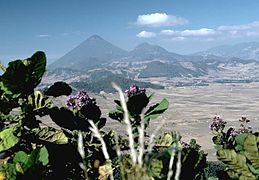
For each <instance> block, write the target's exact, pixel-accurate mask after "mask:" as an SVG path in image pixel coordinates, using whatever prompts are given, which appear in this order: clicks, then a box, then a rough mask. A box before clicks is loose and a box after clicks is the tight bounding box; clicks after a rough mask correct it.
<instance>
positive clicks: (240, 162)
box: [217, 149, 254, 179]
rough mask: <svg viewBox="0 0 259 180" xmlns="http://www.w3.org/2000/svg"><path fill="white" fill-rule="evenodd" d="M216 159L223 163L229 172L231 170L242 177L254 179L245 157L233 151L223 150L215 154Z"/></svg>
mask: <svg viewBox="0 0 259 180" xmlns="http://www.w3.org/2000/svg"><path fill="white" fill-rule="evenodd" d="M217 155H218V159H219V160H220V161H222V162H223V163H225V164H226V165H227V167H228V169H229V170H232V171H234V172H237V173H242V175H243V176H247V177H251V179H252V178H253V177H254V175H253V174H252V173H251V172H250V170H249V168H248V166H247V164H246V163H247V162H246V157H245V156H244V155H242V154H237V153H236V152H235V151H234V150H233V149H231V150H230V149H223V150H219V151H218V152H217Z"/></svg>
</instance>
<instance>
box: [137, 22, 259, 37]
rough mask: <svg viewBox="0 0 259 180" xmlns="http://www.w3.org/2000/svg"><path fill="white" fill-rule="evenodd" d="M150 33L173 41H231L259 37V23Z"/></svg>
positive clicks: (164, 30) (163, 30)
mask: <svg viewBox="0 0 259 180" xmlns="http://www.w3.org/2000/svg"><path fill="white" fill-rule="evenodd" d="M152 33H153V34H155V35H156V36H157V37H161V38H166V39H171V40H175V41H180V40H190V39H195V40H205V41H213V40H216V39H230V38H232V39H233V38H242V37H253V36H254V37H256V36H259V21H254V22H251V23H247V24H239V25H224V26H218V27H216V28H208V27H204V28H200V29H185V30H181V31H179V30H173V29H162V30H160V32H157V33H155V32H149V34H152ZM138 37H141V36H138ZM152 37H155V36H150V37H149V38H152Z"/></svg>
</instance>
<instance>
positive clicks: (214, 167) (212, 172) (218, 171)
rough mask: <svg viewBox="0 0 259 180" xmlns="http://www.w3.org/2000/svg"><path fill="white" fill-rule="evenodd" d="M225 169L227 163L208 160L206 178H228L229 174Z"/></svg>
mask: <svg viewBox="0 0 259 180" xmlns="http://www.w3.org/2000/svg"><path fill="white" fill-rule="evenodd" d="M225 169H226V165H225V164H224V163H222V162H221V161H208V162H207V168H206V169H205V179H208V178H209V177H214V178H218V179H227V178H228V176H227V174H226V172H225Z"/></svg>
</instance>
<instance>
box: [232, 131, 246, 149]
mask: <svg viewBox="0 0 259 180" xmlns="http://www.w3.org/2000/svg"><path fill="white" fill-rule="evenodd" d="M247 136H248V133H241V134H239V135H238V136H236V137H235V142H236V147H235V149H236V150H237V151H243V150H244V142H245V139H246V138H247Z"/></svg>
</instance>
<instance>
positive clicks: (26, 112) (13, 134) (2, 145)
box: [0, 52, 109, 179]
mask: <svg viewBox="0 0 259 180" xmlns="http://www.w3.org/2000/svg"><path fill="white" fill-rule="evenodd" d="M45 66H46V57H45V54H44V53H43V52H36V53H35V54H34V55H33V56H32V57H31V58H28V59H25V60H16V61H13V62H10V63H9V66H8V67H7V68H6V71H5V72H4V74H3V75H1V76H0V80H1V81H0V98H1V99H0V100H1V103H0V104H1V106H0V110H1V111H0V118H1V132H0V138H1V139H0V153H1V156H2V157H3V158H6V159H8V160H7V161H5V162H4V163H3V164H0V167H1V169H2V170H3V171H1V172H3V173H4V174H7V175H6V176H7V177H8V178H9V179H12V178H13V179H16V178H18V179H38V177H43V176H46V177H47V176H48V177H50V178H52V177H56V178H60V177H61V176H60V175H61V174H62V173H63V172H67V173H65V175H64V176H62V177H64V178H62V179H65V178H69V177H70V178H74V177H76V179H80V178H82V179H83V178H84V175H83V173H82V169H81V168H80V167H79V162H80V161H81V157H80V156H79V155H78V152H77V135H78V130H81V131H82V132H83V134H84V140H86V141H87V143H86V147H85V148H87V147H93V146H94V147H95V148H93V149H91V148H88V149H87V151H88V159H87V161H91V160H92V161H94V159H93V158H96V157H95V156H93V154H94V153H95V152H101V151H100V150H101V146H100V143H99V142H98V141H97V140H96V139H95V138H92V133H91V131H90V130H89V122H88V120H89V119H91V120H93V121H94V122H95V123H96V125H97V126H98V127H99V128H101V127H103V126H104V125H105V122H106V119H105V118H102V117H101V111H100V109H99V107H98V106H97V105H96V104H86V105H84V106H83V107H81V108H79V109H74V110H70V109H68V108H65V107H61V108H58V107H56V106H55V105H54V104H53V102H52V101H51V100H50V99H49V97H48V95H51V96H54V97H57V96H60V95H69V94H70V93H71V91H72V89H71V87H69V85H68V84H66V83H64V82H57V83H55V84H54V85H53V86H51V87H50V89H48V90H47V92H46V94H43V93H42V92H40V91H36V90H34V89H35V88H36V86H37V85H38V84H39V83H40V81H41V79H42V76H43V74H44V72H45V68H46V67H45ZM14 108H16V109H15V113H14V112H11V111H12V110H13V109H14ZM46 115H49V116H50V117H51V118H52V120H53V121H54V122H56V123H57V124H58V125H60V127H61V129H55V128H52V127H42V126H40V124H42V123H43V122H42V121H41V120H40V119H39V116H40V117H41V116H46ZM106 136H109V134H107V135H106ZM41 146H46V148H43V149H42V148H41V149H39V150H38V149H37V148H36V149H35V147H41ZM59 147H60V148H61V149H62V150H61V149H59V151H62V153H61V154H62V157H61V156H58V155H57V154H59V151H56V150H57V149H58V148H59ZM48 152H49V153H48ZM57 152H58V153H57ZM71 153H72V155H71ZM68 154H69V158H67V157H66V156H67V155H68ZM26 157H28V158H26ZM48 157H50V161H48ZM64 157H66V158H64ZM12 163H15V166H14V165H13V164H12ZM17 163H19V164H18V165H17ZM56 163H58V164H56ZM17 166H19V167H18V169H17ZM42 166H44V167H42ZM41 167H42V168H43V169H42V168H41ZM14 168H15V169H14ZM91 168H92V167H91V166H89V169H91ZM36 170H37V171H36ZM52 171H55V172H54V173H53V172H52ZM50 172H51V173H50ZM76 174H77V175H76ZM58 176H60V177H58Z"/></svg>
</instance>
